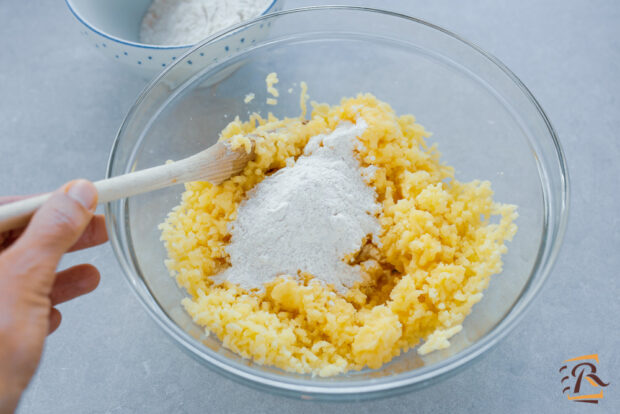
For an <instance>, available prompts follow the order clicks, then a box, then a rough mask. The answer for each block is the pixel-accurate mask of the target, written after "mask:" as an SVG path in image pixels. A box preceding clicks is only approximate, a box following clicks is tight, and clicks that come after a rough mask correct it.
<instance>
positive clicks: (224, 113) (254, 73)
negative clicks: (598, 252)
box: [106, 7, 568, 400]
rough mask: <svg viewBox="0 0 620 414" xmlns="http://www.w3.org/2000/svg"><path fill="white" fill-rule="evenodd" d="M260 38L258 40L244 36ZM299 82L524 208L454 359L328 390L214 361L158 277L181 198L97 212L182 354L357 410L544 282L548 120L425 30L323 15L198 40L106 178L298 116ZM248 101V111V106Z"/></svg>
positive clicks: (365, 16)
mask: <svg viewBox="0 0 620 414" xmlns="http://www.w3.org/2000/svg"><path fill="white" fill-rule="evenodd" d="M264 26H268V27H270V30H269V31H268V35H267V36H266V37H260V38H254V37H253V33H257V30H256V29H257V28H261V27H264ZM231 51H232V53H231ZM207 57H208V58H207ZM269 72H277V73H278V77H279V78H280V83H279V84H278V88H279V90H280V98H279V104H278V105H277V106H275V107H274V106H268V105H266V103H265V100H266V97H267V95H266V88H265V77H266V75H267V74H268V73H269ZM300 81H306V82H307V83H308V86H309V93H310V96H311V99H312V100H316V101H318V102H327V103H330V104H334V103H337V102H339V100H340V99H341V98H342V97H344V96H352V95H355V94H357V93H358V92H371V93H373V94H375V95H376V96H377V97H378V98H379V99H382V100H384V101H386V102H388V103H390V104H391V105H392V106H393V107H394V109H395V110H396V111H397V112H398V113H400V114H405V113H411V114H414V115H415V116H416V117H417V119H418V121H419V122H420V123H421V124H422V125H424V126H425V127H426V128H427V129H428V130H430V131H432V132H433V136H432V138H431V141H432V142H436V143H437V144H438V146H439V150H440V151H441V152H442V153H443V158H442V159H443V161H445V162H447V163H448V164H450V165H452V166H454V167H455V171H456V177H458V178H459V179H460V180H461V181H469V180H473V179H476V178H480V179H488V180H491V182H492V184H493V189H494V190H495V198H496V200H497V201H501V202H505V203H513V204H517V205H518V206H519V218H518V220H517V224H518V226H519V231H518V232H517V235H516V236H515V238H514V240H513V241H512V242H510V243H509V244H508V247H509V251H508V253H507V254H506V255H505V260H504V262H505V264H504V270H503V272H502V273H501V274H499V275H496V276H494V277H493V278H492V280H491V284H490V286H489V289H488V290H487V291H486V293H485V295H484V298H483V299H482V301H481V302H480V303H478V304H477V305H476V306H474V308H473V311H472V313H471V314H470V315H469V316H468V317H467V318H466V320H465V322H464V329H463V331H462V332H461V333H460V334H458V335H456V336H455V337H453V338H452V340H451V343H452V346H451V347H449V348H447V349H444V350H441V351H436V352H434V353H431V354H428V355H426V356H423V357H422V356H419V355H418V354H417V353H416V352H415V350H412V351H410V352H407V353H405V354H403V355H401V356H400V357H398V358H395V359H394V360H393V361H392V362H390V363H388V364H386V365H384V366H383V367H382V368H380V369H376V370H370V369H366V370H363V371H360V372H349V373H347V374H346V375H340V376H336V377H331V378H319V377H311V376H309V375H297V374H291V373H287V372H284V371H282V370H279V369H276V368H272V367H268V366H261V365H258V364H255V363H253V362H251V361H249V360H245V359H242V358H241V357H239V356H237V355H236V354H234V353H232V352H230V351H228V350H227V349H224V348H223V347H222V345H221V343H220V342H219V341H218V340H217V338H215V337H214V335H212V336H209V337H205V335H204V330H203V329H202V328H201V327H200V326H197V325H196V324H194V323H193V321H192V319H191V318H190V317H189V316H188V314H186V313H185V311H184V309H183V308H182V306H181V300H182V298H184V297H185V296H186V293H185V292H184V291H183V290H181V289H179V288H178V287H177V285H176V283H175V281H174V279H173V278H171V277H170V276H169V274H168V272H167V270H166V268H165V266H164V259H165V257H166V251H165V249H164V247H163V245H162V243H161V242H160V240H159V236H160V232H159V230H158V228H157V226H158V224H159V223H161V222H162V221H163V220H164V218H165V216H166V214H167V213H168V212H169V211H170V209H172V207H174V206H175V205H177V204H178V203H179V201H180V195H181V192H182V191H183V188H182V187H181V186H175V187H172V188H168V189H166V190H161V191H157V192H153V193H150V194H144V195H141V196H137V197H132V198H131V199H126V200H121V201H118V202H114V203H110V204H108V205H107V206H106V216H107V223H108V230H109V233H110V238H111V241H112V246H113V248H114V251H115V253H116V256H117V257H118V260H119V261H120V263H121V266H122V268H123V270H124V272H125V274H126V276H127V278H128V280H129V282H130V284H131V286H132V287H133V289H134V290H135V292H136V293H137V295H138V297H139V299H140V301H141V302H142V303H143V304H144V306H145V307H146V309H147V310H148V312H149V313H150V315H151V316H152V317H153V319H154V320H155V321H156V322H157V323H158V324H159V325H160V326H161V327H162V328H163V329H164V331H166V332H167V333H168V334H169V335H170V336H171V337H172V338H173V340H174V341H175V342H176V343H178V344H179V346H180V347H181V348H183V349H184V350H186V351H187V352H189V353H190V354H191V355H192V356H194V357H195V358H197V359H198V360H199V361H201V362H203V363H204V364H205V365H207V366H208V367H210V368H212V369H214V370H216V371H218V372H220V373H222V374H224V375H227V376H229V377H231V378H234V379H236V380H239V381H241V382H242V383H244V384H248V385H251V386H254V387H256V388H259V389H262V390H267V391H271V392H275V393H279V394H285V395H289V396H297V397H301V398H306V399H327V400H346V399H355V400H360V399H367V398H375V397H380V396H388V395H392V394H395V393H397V392H402V391H405V390H409V389H414V388H417V387H421V386H424V385H426V384H429V383H431V382H433V381H436V380H438V379H440V378H443V377H446V376H447V375H448V374H450V373H454V372H455V371H456V370H458V369H459V368H462V367H464V366H466V365H467V364H468V363H470V362H471V361H473V360H475V359H476V358H478V357H479V356H480V355H482V354H483V353H485V352H486V351H487V350H488V349H489V348H491V347H492V346H493V345H495V344H496V343H497V342H498V341H499V340H500V339H501V338H503V337H504V336H505V335H506V334H507V333H508V332H509V331H510V330H511V329H512V328H513V327H514V326H515V324H516V323H517V321H518V320H519V319H520V318H521V316H522V315H523V312H524V311H525V309H526V308H527V307H528V306H529V304H530V303H531V302H532V299H533V298H534V296H535V295H536V293H537V292H538V291H539V290H540V288H541V286H542V285H543V282H544V281H545V279H546V277H547V275H548V274H549V271H550V269H551V266H552V264H553V261H554V259H555V258H556V256H557V253H558V250H559V247H560V242H561V239H562V235H563V233H564V229H565V225H566V217H567V201H568V176H567V170H566V163H565V160H564V156H563V154H562V150H561V148H560V144H559V142H558V139H557V137H556V134H555V132H554V131H553V128H552V127H551V124H550V123H549V120H548V119H547V117H546V116H545V114H544V112H543V110H542V109H541V107H540V105H539V104H538V103H537V102H536V100H535V99H534V97H533V96H532V94H531V93H530V92H529V91H528V90H527V88H526V87H525V86H524V85H523V84H522V83H521V82H520V81H519V79H517V77H516V76H515V75H514V74H513V73H511V72H510V71H509V70H508V69H507V68H506V67H505V66H504V65H502V64H501V63H500V62H499V61H497V59H495V58H493V57H491V56H489V55H488V54H486V53H484V52H483V51H481V50H480V49H479V48H477V47H476V46H473V45H472V44H470V43H468V42H466V41H464V40H463V39H461V38H459V37H458V36H455V35H454V34H452V33H449V32H447V31H445V30H443V29H441V28H439V27H436V26H433V25H431V24H428V23H426V22H423V21H421V20H417V19H414V18H411V17H407V16H403V15H399V14H395V13H390V12H385V11H379V10H370V9H364V8H353V7H319V8H307V9H299V10H291V11H284V12H279V13H275V14H272V15H268V16H263V17H261V18H258V19H256V20H253V21H251V22H249V23H245V24H242V25H239V26H236V27H234V28H232V29H230V30H228V31H226V32H222V33H219V34H216V35H214V36H212V37H211V38H209V39H207V40H206V41H205V42H204V43H203V44H201V45H199V46H197V47H196V48H194V49H193V50H191V51H190V52H189V53H187V54H186V55H185V56H183V57H182V58H179V59H178V61H177V63H176V64H174V65H173V66H171V67H170V68H168V69H167V70H166V71H165V72H164V73H162V74H161V75H160V76H159V77H158V78H157V79H156V80H154V81H153V82H152V83H151V84H150V86H149V87H148V88H147V89H146V90H145V92H144V93H143V94H142V95H141V96H140V97H139V99H138V101H137V102H136V104H135V105H134V106H133V108H132V109H131V111H130V112H129V114H128V115H127V118H126V119H125V121H124V123H123V125H122V127H121V128H120V131H119V133H118V136H117V138H116V141H115V142H114V146H113V149H112V153H111V156H110V162H109V166H108V172H107V174H108V177H111V176H115V175H119V174H123V173H127V172H129V171H133V170H135V169H142V168H147V167H151V166H155V165H160V164H162V163H164V162H166V160H170V159H173V160H174V159H181V158H184V157H187V156H189V155H190V154H194V153H196V152H198V151H200V150H202V149H204V148H206V147H207V146H209V145H211V144H213V143H214V142H215V141H216V139H217V138H218V132H219V131H220V130H221V129H222V128H223V127H224V126H225V125H226V124H227V123H228V122H229V121H231V120H232V119H233V118H234V117H235V116H236V115H239V116H240V117H242V118H244V117H247V115H248V113H250V112H253V111H258V112H260V113H262V114H266V113H267V112H269V111H271V112H273V113H274V114H275V115H277V116H297V115H298V114H299V112H300V110H299V82H300ZM289 88H292V89H293V90H292V92H291V93H289V92H288V90H289ZM251 92H252V93H255V94H256V98H255V99H254V100H253V101H251V102H250V103H249V104H245V103H244V97H245V95H246V94H248V93H251Z"/></svg>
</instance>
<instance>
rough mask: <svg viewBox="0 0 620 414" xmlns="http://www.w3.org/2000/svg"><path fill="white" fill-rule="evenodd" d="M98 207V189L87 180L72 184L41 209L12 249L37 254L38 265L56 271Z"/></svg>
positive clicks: (67, 185) (52, 197) (54, 194)
mask: <svg viewBox="0 0 620 414" xmlns="http://www.w3.org/2000/svg"><path fill="white" fill-rule="evenodd" d="M96 206H97V189H96V188H95V186H94V185H93V184H92V183H91V182H90V181H86V180H76V181H71V182H69V183H67V184H66V185H64V186H63V187H61V188H60V189H59V190H58V191H56V192H54V193H53V194H52V196H51V197H50V198H49V199H48V200H47V201H46V202H45V204H43V206H41V208H39V210H38V211H37V212H36V213H35V214H34V215H33V216H32V219H31V220H30V223H29V224H28V227H26V230H25V231H24V233H23V234H22V235H21V237H20V238H19V239H18V240H17V241H16V242H15V243H14V244H13V246H11V248H12V249H13V248H14V249H15V250H17V251H29V252H31V253H33V255H32V258H33V260H35V261H36V262H38V263H36V265H38V266H43V267H46V268H47V267H52V268H51V269H47V270H51V271H54V270H55V269H56V266H57V265H58V262H59V261H60V259H61V257H62V255H63V254H65V253H66V252H67V250H69V248H70V247H71V246H73V245H74V244H75V242H76V241H77V240H78V239H79V238H80V236H81V235H82V233H83V232H84V229H85V228H86V226H87V225H88V223H89V222H90V219H91V218H92V217H93V212H94V210H95V207H96ZM28 256H31V255H28ZM33 264H35V263H33ZM38 266H37V267H38Z"/></svg>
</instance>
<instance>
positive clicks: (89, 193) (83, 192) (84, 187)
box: [67, 180, 97, 210]
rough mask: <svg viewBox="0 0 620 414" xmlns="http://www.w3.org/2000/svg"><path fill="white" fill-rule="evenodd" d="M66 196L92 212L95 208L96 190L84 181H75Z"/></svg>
mask: <svg viewBox="0 0 620 414" xmlns="http://www.w3.org/2000/svg"><path fill="white" fill-rule="evenodd" d="M67 195H68V196H69V197H71V198H72V199H74V200H75V201H77V202H78V203H80V204H81V205H83V206H84V207H85V208H87V209H88V210H94V209H95V207H96V206H97V190H95V186H93V185H92V184H91V183H89V182H88V181H86V180H77V181H76V182H74V183H73V184H72V185H71V187H69V191H67Z"/></svg>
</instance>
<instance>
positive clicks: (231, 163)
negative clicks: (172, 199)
mask: <svg viewBox="0 0 620 414" xmlns="http://www.w3.org/2000/svg"><path fill="white" fill-rule="evenodd" d="M253 157H254V145H252V148H251V149H250V151H249V152H247V151H246V150H245V148H244V147H240V148H237V149H234V150H233V149H231V148H230V145H229V144H228V143H226V142H222V141H220V142H218V143H216V144H215V145H212V146H211V147H209V148H207V149H206V150H203V151H201V152H199V153H197V154H194V155H192V156H190V157H187V158H184V159H182V160H179V161H175V162H171V163H168V164H164V165H160V166H157V167H152V168H147V169H144V170H140V171H135V172H131V173H128V174H124V175H118V176H116V177H112V178H108V179H105V180H100V181H97V182H95V183H94V184H95V187H96V188H97V191H98V193H99V198H98V202H99V204H103V203H107V202H110V201H114V200H119V199H121V198H126V197H130V196H133V195H137V194H142V193H146V192H149V191H154V190H159V189H161V188H165V187H170V186H172V185H175V184H180V183H186V182H189V181H208V182H210V183H212V184H215V185H217V184H220V183H222V182H223V181H225V180H226V179H228V178H230V177H232V176H233V175H235V174H238V173H239V172H241V171H242V170H243V168H244V167H245V166H246V164H247V163H248V161H250V160H251V159H252V158H253ZM50 196H51V193H46V194H41V195H38V196H35V197H30V198H26V199H22V200H19V201H17V202H14V203H10V204H5V205H2V206H0V232H4V231H7V230H13V229H17V228H20V227H24V226H25V225H26V224H28V221H29V220H30V217H32V215H33V214H34V212H35V211H36V210H37V209H38V208H39V207H41V205H43V203H44V202H45V201H46V200H47V199H48V198H49V197H50Z"/></svg>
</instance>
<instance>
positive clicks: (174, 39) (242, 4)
mask: <svg viewBox="0 0 620 414" xmlns="http://www.w3.org/2000/svg"><path fill="white" fill-rule="evenodd" d="M271 3H272V0H154V1H153V3H152V4H151V5H150V7H149V9H148V11H147V12H146V14H145V15H144V18H143V19H142V26H141V28H140V42H142V43H146V44H150V45H169V46H173V45H192V44H195V43H198V42H200V41H201V40H203V39H204V38H206V37H208V36H209V35H211V34H212V33H215V32H217V31H219V30H222V29H224V28H226V27H228V26H232V25H234V24H237V23H240V22H242V21H244V20H248V19H252V18H254V17H257V16H259V15H260V14H261V13H263V12H264V11H265V10H267V7H269V5H270V4H271Z"/></svg>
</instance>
